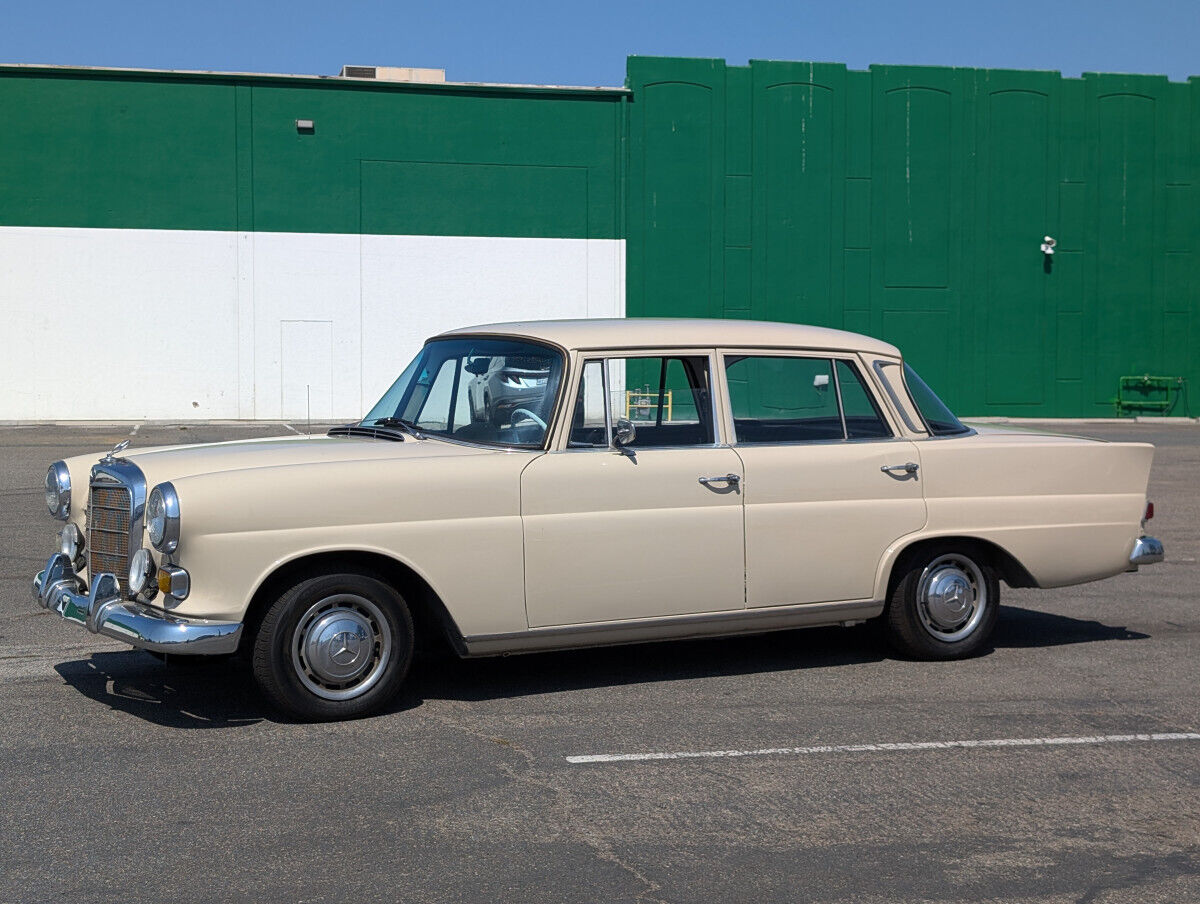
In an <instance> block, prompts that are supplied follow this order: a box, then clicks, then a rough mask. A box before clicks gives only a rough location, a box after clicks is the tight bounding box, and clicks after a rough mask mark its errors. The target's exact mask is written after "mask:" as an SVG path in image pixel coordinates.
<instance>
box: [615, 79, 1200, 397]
mask: <svg viewBox="0 0 1200 904" xmlns="http://www.w3.org/2000/svg"><path fill="white" fill-rule="evenodd" d="M628 65H629V68H628V80H627V85H628V87H629V88H630V89H632V91H633V101H632V103H631V104H630V107H629V114H630V155H629V171H628V199H627V209H628V232H627V239H628V242H627V256H628V271H627V293H628V303H627V311H628V313H629V314H630V315H631V316H639V315H670V316H682V315H704V316H715V317H751V318H757V319H771V320H786V321H797V322H809V323H816V324H822V325H827V326H834V327H842V328H845V329H851V330H856V331H859V332H864V333H869V334H872V335H876V336H879V337H881V338H884V339H887V340H889V341H892V342H894V343H896V344H897V345H898V346H900V348H901V349H902V350H903V351H904V352H905V353H906V355H907V356H908V357H909V359H910V360H911V361H912V362H913V364H914V366H915V367H917V369H918V370H919V371H921V372H922V373H923V375H924V376H925V377H926V379H927V380H929V381H930V382H931V383H932V384H933V385H934V386H935V387H936V388H938V389H939V390H940V391H941V392H942V394H943V395H944V396H945V397H946V398H947V401H949V402H950V404H951V405H952V407H954V408H955V409H956V410H957V411H959V412H960V413H963V414H968V415H1009V416H1027V417H1039V416H1060V417H1081V416H1111V415H1112V414H1113V413H1114V409H1113V406H1112V404H1111V401H1110V400H1111V399H1112V398H1113V396H1114V395H1115V394H1116V388H1117V378H1118V377H1120V376H1122V375H1126V374H1141V373H1151V374H1165V375H1178V376H1183V377H1186V378H1187V379H1188V380H1189V381H1190V382H1191V384H1192V385H1193V386H1196V387H1197V388H1198V389H1200V273H1198V272H1197V269H1198V261H1200V254H1198V251H1200V249H1198V248H1197V245H1198V243H1200V239H1198V236H1200V214H1198V212H1197V200H1200V196H1198V194H1197V183H1198V182H1200V80H1197V79H1194V78H1193V79H1192V80H1190V81H1189V82H1188V83H1186V84H1180V83H1171V82H1168V81H1167V80H1166V79H1164V78H1161V77H1154V76H1115V75H1090V74H1089V75H1085V76H1084V77H1083V78H1081V79H1064V78H1061V77H1060V76H1059V75H1058V74H1056V73H1050V72H1014V71H997V70H972V69H940V68H916V67H897V66H873V67H871V69H870V70H869V71H867V72H852V71H848V70H847V69H846V67H844V66H841V65H833V64H812V63H789V62H758V61H754V62H751V63H750V65H749V66H742V67H737V66H727V65H726V64H725V63H724V61H721V60H695V59H663V58H650V57H632V58H630V60H629V64H628ZM1043 235H1051V236H1054V237H1055V238H1056V239H1057V240H1058V249H1057V253H1056V254H1055V255H1054V257H1053V259H1052V262H1051V265H1050V266H1049V268H1047V267H1046V261H1045V258H1044V256H1043V254H1042V253H1041V251H1040V249H1039V244H1040V242H1041V239H1042V236H1043ZM1183 411H1184V409H1183V404H1182V403H1180V404H1179V405H1177V406H1176V408H1175V410H1174V413H1175V414H1182V413H1183ZM1191 413H1192V414H1193V415H1200V396H1198V397H1197V403H1196V404H1195V405H1194V406H1192V409H1191Z"/></svg>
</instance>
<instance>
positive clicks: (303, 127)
mask: <svg viewBox="0 0 1200 904" xmlns="http://www.w3.org/2000/svg"><path fill="white" fill-rule="evenodd" d="M316 130H317V126H316V123H314V122H313V121H312V120H311V119H297V120H296V131H297V132H299V133H300V134H301V135H311V134H312V133H313V132H315V131H316Z"/></svg>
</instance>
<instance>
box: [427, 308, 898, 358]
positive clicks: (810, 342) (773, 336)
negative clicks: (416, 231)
mask: <svg viewBox="0 0 1200 904" xmlns="http://www.w3.org/2000/svg"><path fill="white" fill-rule="evenodd" d="M440 335H441V336H461V335H503V336H526V337H528V338H530V339H540V340H542V341H544V342H551V343H554V344H555V345H561V346H563V347H564V348H567V349H570V350H576V349H581V350H582V349H627V348H672V347H689V348H716V347H723V348H796V349H823V350H829V351H855V352H866V353H868V354H879V355H890V356H894V357H899V356H900V352H899V350H898V349H897V348H896V347H895V346H894V345H890V344H889V343H887V342H882V341H880V340H879V339H872V338H871V337H870V336H863V335H861V334H859V333H849V332H846V331H845V330H833V329H828V328H827V327H823V326H806V325H804V324H800V323H776V322H773V321H767V320H700V319H692V318H667V317H663V318H651V317H633V318H628V319H618V318H607V319H604V318H592V319H586V320H517V321H513V322H511V323H488V324H481V325H479V326H469V327H462V328H460V329H455V330H448V331H447V332H445V333H441V334H440Z"/></svg>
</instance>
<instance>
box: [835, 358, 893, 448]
mask: <svg viewBox="0 0 1200 904" xmlns="http://www.w3.org/2000/svg"><path fill="white" fill-rule="evenodd" d="M837 376H838V389H840V390H841V393H842V410H843V412H844V413H845V415H846V438H847V439H887V438H889V437H891V435H892V431H891V429H890V428H889V427H888V425H887V422H886V421H885V420H884V419H883V414H882V413H881V412H880V411H879V405H878V404H877V403H876V402H875V399H874V397H872V395H871V391H870V390H869V389H867V387H866V384H865V383H864V382H863V379H862V377H861V376H860V375H859V373H858V368H857V367H855V366H854V365H853V364H851V363H850V362H849V361H841V360H839V361H838V362H837Z"/></svg>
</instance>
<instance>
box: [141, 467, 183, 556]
mask: <svg viewBox="0 0 1200 904" xmlns="http://www.w3.org/2000/svg"><path fill="white" fill-rule="evenodd" d="M146 532H147V533H148V534H149V535H150V545H151V546H153V547H154V548H155V549H157V550H158V551H159V552H165V553H172V552H174V551H175V548H176V547H177V546H178V545H179V496H178V495H176V493H175V487H174V486H172V485H171V484H169V483H160V484H159V485H158V486H156V487H155V488H154V489H153V490H151V491H150V498H149V499H148V500H147V501H146Z"/></svg>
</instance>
